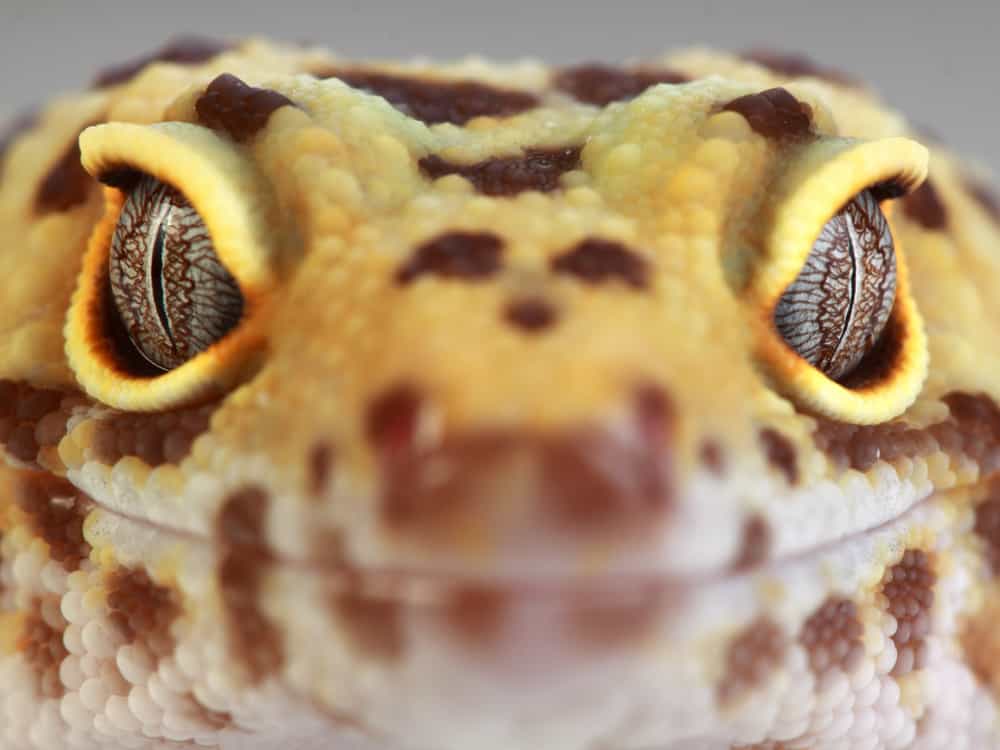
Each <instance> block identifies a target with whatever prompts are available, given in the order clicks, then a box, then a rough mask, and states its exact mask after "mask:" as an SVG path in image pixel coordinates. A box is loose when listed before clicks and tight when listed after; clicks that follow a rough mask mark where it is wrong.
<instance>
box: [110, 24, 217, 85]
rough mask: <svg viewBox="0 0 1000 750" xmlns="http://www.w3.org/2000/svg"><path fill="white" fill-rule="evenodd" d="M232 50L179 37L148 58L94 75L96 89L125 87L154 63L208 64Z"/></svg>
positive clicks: (213, 42) (213, 41) (196, 38)
mask: <svg viewBox="0 0 1000 750" xmlns="http://www.w3.org/2000/svg"><path fill="white" fill-rule="evenodd" d="M229 49H232V45H231V44H230V43H228V42H220V41H218V40H216V39H208V38H207V37H199V36H182V37H177V38H176V39H172V40H170V41H169V42H168V43H167V45H166V46H164V47H162V48H161V49H159V50H157V51H156V52H153V53H151V54H148V55H143V56H142V57H139V58H136V59H135V60H130V61H129V62H126V63H121V64H119V65H114V66H111V67H109V68H106V69H105V70H102V71H101V72H100V73H98V74H97V77H96V78H95V79H94V86H95V87H96V88H103V87H105V86H116V85H118V84H119V83H125V82H126V81H128V80H129V79H131V78H132V77H133V76H134V75H135V74H136V73H138V72H139V71H141V70H142V69H143V68H145V67H146V66H147V65H150V64H152V63H154V62H170V63H175V64H177V65H197V64H199V63H203V62H208V61H209V60H211V59H212V58H213V57H215V56H217V55H220V54H222V53H223V52H225V51H227V50H229Z"/></svg>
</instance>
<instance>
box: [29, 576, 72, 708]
mask: <svg viewBox="0 0 1000 750" xmlns="http://www.w3.org/2000/svg"><path fill="white" fill-rule="evenodd" d="M65 632H66V620H65V618H63V616H62V613H61V612H60V611H59V599H58V597H54V596H45V597H37V598H35V599H34V600H33V601H32V604H31V608H30V609H29V611H28V616H27V618H26V619H25V621H24V625H23V627H22V629H21V634H20V637H19V639H18V642H17V650H18V651H20V652H21V654H22V655H23V657H24V660H25V662H26V663H27V664H28V666H29V667H30V668H31V672H32V675H33V676H34V678H35V690H36V693H37V695H38V696H39V697H41V698H56V699H58V698H61V697H62V696H63V694H64V693H65V692H66V688H65V686H64V685H63V682H62V680H61V679H60V677H59V667H60V665H61V664H62V663H63V660H64V659H65V658H66V657H67V656H68V655H69V650H68V649H67V648H66V643H65V640H64V634H65Z"/></svg>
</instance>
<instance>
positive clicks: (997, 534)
mask: <svg viewBox="0 0 1000 750" xmlns="http://www.w3.org/2000/svg"><path fill="white" fill-rule="evenodd" d="M973 530H974V531H975V533H976V536H978V537H979V538H980V539H982V541H983V543H984V545H985V553H986V561H987V562H988V563H989V565H990V569H991V570H992V571H993V575H995V576H996V575H1000V477H994V478H993V479H991V480H990V482H989V483H988V484H987V485H986V496H985V497H984V498H983V499H982V500H980V502H979V504H978V505H976V520H975V525H974V526H973Z"/></svg>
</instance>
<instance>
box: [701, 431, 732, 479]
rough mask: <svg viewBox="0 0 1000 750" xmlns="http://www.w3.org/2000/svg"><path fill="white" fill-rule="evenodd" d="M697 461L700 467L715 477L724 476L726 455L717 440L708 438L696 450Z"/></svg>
mask: <svg viewBox="0 0 1000 750" xmlns="http://www.w3.org/2000/svg"><path fill="white" fill-rule="evenodd" d="M698 459H699V460H700V461H701V464H702V466H704V467H705V468H706V469H708V470H709V471H710V472H712V473H713V474H715V475H716V476H717V477H721V476H725V474H726V453H725V451H724V450H723V448H722V445H721V444H720V443H719V442H718V441H717V440H713V439H711V438H709V439H708V440H706V441H705V442H703V443H702V444H701V448H700V449H699V450H698Z"/></svg>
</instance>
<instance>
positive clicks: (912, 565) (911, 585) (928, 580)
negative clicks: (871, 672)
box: [881, 549, 937, 676]
mask: <svg viewBox="0 0 1000 750" xmlns="http://www.w3.org/2000/svg"><path fill="white" fill-rule="evenodd" d="M936 583H937V576H936V575H935V573H934V568H933V566H932V564H931V559H930V557H929V556H928V555H927V553H926V552H924V551H923V550H921V549H908V550H906V552H904V553H903V558H902V559H901V560H900V561H899V562H898V563H896V564H895V565H893V566H892V567H890V568H888V569H887V570H886V571H885V575H884V576H883V577H882V586H881V593H882V596H883V597H884V598H885V609H886V611H887V612H888V613H889V614H891V615H892V616H893V617H894V618H896V632H894V633H893V634H892V642H893V643H894V644H895V646H896V664H895V666H894V667H893V670H892V673H893V674H894V675H896V676H901V675H904V674H907V673H909V672H910V671H912V670H914V669H921V668H922V667H923V665H924V661H925V660H926V657H927V642H926V638H927V635H928V633H930V632H931V626H932V621H931V610H932V608H933V606H934V585H935V584H936Z"/></svg>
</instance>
